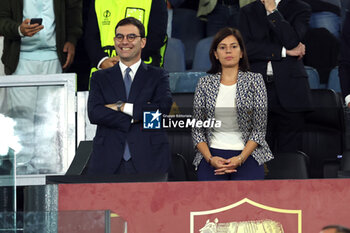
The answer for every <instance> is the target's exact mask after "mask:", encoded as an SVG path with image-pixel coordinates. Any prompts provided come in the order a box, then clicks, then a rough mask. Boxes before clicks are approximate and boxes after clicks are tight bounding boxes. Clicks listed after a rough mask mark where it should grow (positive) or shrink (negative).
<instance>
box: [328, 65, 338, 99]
mask: <svg viewBox="0 0 350 233" xmlns="http://www.w3.org/2000/svg"><path fill="white" fill-rule="evenodd" d="M327 88H328V89H332V90H334V91H335V92H337V93H341V87H340V80H339V72H338V66H337V67H335V68H333V69H332V70H331V72H330V74H329V79H328V84H327Z"/></svg>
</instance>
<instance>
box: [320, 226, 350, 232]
mask: <svg viewBox="0 0 350 233" xmlns="http://www.w3.org/2000/svg"><path fill="white" fill-rule="evenodd" d="M327 229H336V232H337V233H350V229H349V228H346V227H344V226H340V225H328V226H325V227H323V228H322V230H327Z"/></svg>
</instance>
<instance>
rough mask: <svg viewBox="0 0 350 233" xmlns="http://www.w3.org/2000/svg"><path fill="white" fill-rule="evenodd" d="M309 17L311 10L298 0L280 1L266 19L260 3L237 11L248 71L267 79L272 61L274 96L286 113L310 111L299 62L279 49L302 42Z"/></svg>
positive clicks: (303, 74) (258, 0) (304, 77)
mask: <svg viewBox="0 0 350 233" xmlns="http://www.w3.org/2000/svg"><path fill="white" fill-rule="evenodd" d="M310 15H311V10H310V7H309V6H308V5H307V4H306V3H304V2H302V1H300V0H282V1H281V2H280V4H279V5H278V11H276V12H274V13H272V14H270V15H268V16H267V14H266V10H265V7H264V5H263V4H262V3H261V1H260V0H257V1H255V2H252V3H251V4H249V5H247V6H245V7H243V8H242V9H241V11H240V18H239V28H240V31H241V32H242V35H243V37H244V40H245V44H246V48H247V53H248V58H249V62H250V66H251V70H252V71H253V72H258V73H261V74H262V75H263V76H266V69H267V63H268V61H272V68H273V73H274V77H275V87H276V89H277V90H276V91H277V95H278V98H279V100H280V103H281V105H282V106H283V107H284V108H285V109H286V110H288V111H293V112H294V111H305V110H307V109H309V108H310V102H311V101H310V88H309V84H308V81H307V74H306V71H305V69H304V65H303V63H302V61H301V60H298V59H297V57H291V56H288V55H287V57H285V58H283V57H282V47H285V48H286V49H287V50H290V49H293V48H295V47H296V46H297V45H298V44H299V42H301V41H302V40H303V38H304V36H305V34H306V32H307V30H308V25H309V18H310ZM306 51H307V49H306Z"/></svg>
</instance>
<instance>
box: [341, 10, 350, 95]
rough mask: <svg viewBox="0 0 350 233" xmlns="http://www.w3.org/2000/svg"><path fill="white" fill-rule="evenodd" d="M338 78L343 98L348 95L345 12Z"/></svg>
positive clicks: (349, 50)
mask: <svg viewBox="0 0 350 233" xmlns="http://www.w3.org/2000/svg"><path fill="white" fill-rule="evenodd" d="M339 77H340V84H341V89H342V94H343V97H344V98H345V97H346V96H347V95H350V12H346V18H345V21H344V25H343V30H342V35H341V50H340V64H339Z"/></svg>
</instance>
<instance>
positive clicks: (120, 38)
mask: <svg viewBox="0 0 350 233" xmlns="http://www.w3.org/2000/svg"><path fill="white" fill-rule="evenodd" d="M124 37H125V36H124V35H123V34H120V33H118V34H117V35H115V37H114V39H116V40H117V41H118V42H122V41H123V40H124ZM136 37H141V36H137V35H135V34H127V35H126V39H127V40H128V41H129V42H133V41H134V40H135V39H136Z"/></svg>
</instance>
